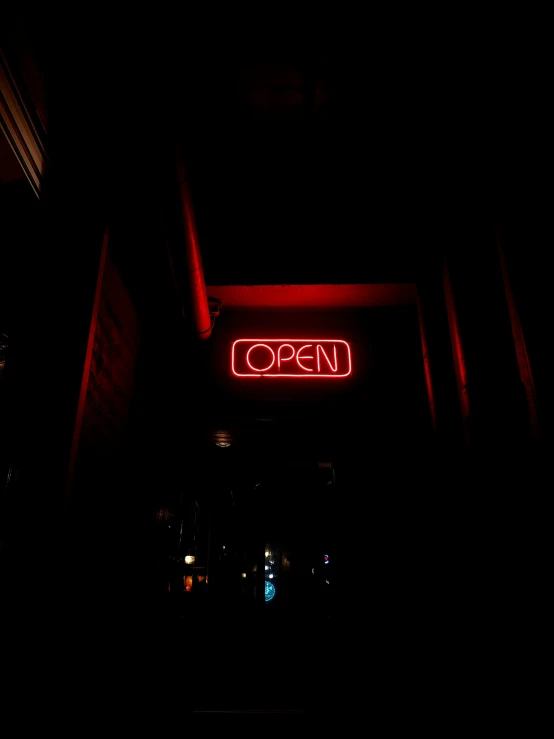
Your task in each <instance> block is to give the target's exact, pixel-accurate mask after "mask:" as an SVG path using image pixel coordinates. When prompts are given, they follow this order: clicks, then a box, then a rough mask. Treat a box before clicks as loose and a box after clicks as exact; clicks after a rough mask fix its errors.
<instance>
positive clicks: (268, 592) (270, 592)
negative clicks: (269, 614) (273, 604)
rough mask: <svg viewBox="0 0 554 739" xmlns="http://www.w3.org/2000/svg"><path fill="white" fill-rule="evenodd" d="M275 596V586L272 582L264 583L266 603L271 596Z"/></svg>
mask: <svg viewBox="0 0 554 739" xmlns="http://www.w3.org/2000/svg"><path fill="white" fill-rule="evenodd" d="M274 595H275V585H274V584H273V583H272V582H269V580H266V581H265V600H266V603H267V601H268V600H271V599H272V598H273V596H274Z"/></svg>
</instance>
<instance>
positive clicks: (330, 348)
mask: <svg viewBox="0 0 554 739" xmlns="http://www.w3.org/2000/svg"><path fill="white" fill-rule="evenodd" d="M231 370H232V372H233V374H234V375H235V376H236V377H312V378H315V377H326V378H329V377H348V375H350V374H351V373H352V358H351V355H350V345H349V344H348V343H347V342H346V341H343V340H342V339H237V340H236V341H235V342H233V346H232V349H231Z"/></svg>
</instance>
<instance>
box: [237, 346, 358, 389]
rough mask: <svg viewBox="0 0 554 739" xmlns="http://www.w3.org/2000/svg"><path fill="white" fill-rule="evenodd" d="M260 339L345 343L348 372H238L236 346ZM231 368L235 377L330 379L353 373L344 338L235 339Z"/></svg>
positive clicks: (348, 349) (348, 348)
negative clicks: (301, 373) (291, 373)
mask: <svg viewBox="0 0 554 739" xmlns="http://www.w3.org/2000/svg"><path fill="white" fill-rule="evenodd" d="M256 341H259V342H260V343H262V342H263V343H264V344H269V343H276V344H283V343H289V342H291V341H306V342H309V343H311V344H344V345H345V346H346V350H347V354H348V372H346V373H345V374H342V375H310V374H308V373H306V374H303V375H299V374H297V375H290V374H284V373H282V372H258V373H255V372H249V373H248V374H244V373H242V372H237V371H236V370H235V346H236V345H237V344H240V343H241V342H249V343H250V342H256ZM231 370H232V372H233V374H234V376H235V377H295V378H301V377H310V378H311V379H312V380H313V379H315V378H316V377H317V378H318V379H329V378H338V377H349V376H350V375H351V374H352V355H351V353H350V344H349V343H348V342H347V341H344V340H343V339H236V341H233V346H232V348H231Z"/></svg>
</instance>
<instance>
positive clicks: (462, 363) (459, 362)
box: [443, 261, 471, 444]
mask: <svg viewBox="0 0 554 739" xmlns="http://www.w3.org/2000/svg"><path fill="white" fill-rule="evenodd" d="M443 278H444V297H445V302H446V311H447V314H448V325H449V328H450V341H451V343H452V353H453V358H454V370H455V372H456V382H457V384H458V395H459V399H460V410H461V413H462V421H463V425H464V436H465V440H466V443H467V444H470V443H471V431H470V415H471V407H470V402H469V393H468V379H467V367H466V360H465V352H464V346H463V342H462V335H461V330H460V321H459V318H458V312H457V310H456V302H455V300H454V293H453V289H452V280H451V279H450V272H449V269H448V264H447V263H446V261H445V262H444V265H443Z"/></svg>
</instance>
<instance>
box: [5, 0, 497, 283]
mask: <svg viewBox="0 0 554 739" xmlns="http://www.w3.org/2000/svg"><path fill="white" fill-rule="evenodd" d="M246 20H248V23H246ZM59 21H60V19H59V18H56V17H55V16H53V15H52V12H51V10H43V11H41V13H38V14H37V13H34V14H33V16H32V18H26V19H24V20H21V21H20V23H19V26H17V27H18V28H23V29H24V31H21V32H22V33H23V32H24V33H26V34H27V36H28V37H29V38H32V40H33V42H32V43H33V46H34V49H35V53H36V58H37V59H38V60H39V67H40V73H39V75H38V77H39V78H40V79H42V80H43V81H44V82H45V84H46V85H47V88H48V89H47V98H48V105H49V111H48V115H49V128H50V133H51V135H52V140H53V141H54V142H55V140H56V133H57V131H62V130H63V131H64V135H65V133H66V132H67V130H68V128H67V127H68V126H69V125H71V126H72V128H71V131H72V133H71V135H72V136H74V137H75V152H74V154H75V159H76V166H77V167H78V170H77V173H80V175H81V176H86V175H87V169H88V168H89V167H90V166H94V162H95V161H96V162H98V161H100V160H103V162H104V163H108V165H109V167H110V168H111V170H113V169H114V168H115V170H116V172H119V176H120V179H119V180H117V181H118V182H119V183H120V184H119V186H120V187H121V186H122V185H121V179H123V180H126V186H128V187H129V188H131V189H132V188H137V187H151V188H156V187H158V184H159V187H158V189H161V187H162V184H161V183H157V182H156V180H157V179H158V178H159V177H160V176H161V175H160V172H161V171H162V170H160V169H159V165H160V163H161V162H162V161H163V160H164V157H165V156H166V155H167V152H168V151H169V150H170V149H171V148H172V147H173V146H174V145H175V144H176V143H182V144H183V145H184V147H185V152H186V156H187V160H188V167H189V174H190V178H191V189H192V195H193V200H194V205H195V209H196V217H197V224H198V230H199V237H200V247H201V251H202V255H203V260H204V270H205V276H206V281H207V283H208V284H225V283H227V284H233V283H235V284H249V283H250V284H252V283H254V284H255V283H258V284H264V283H275V284H280V283H319V282H321V283H325V282H328V283H351V282H355V283H360V282H403V281H408V282H409V281H414V280H415V279H417V277H418V274H420V273H421V272H422V271H424V270H425V269H426V266H427V262H428V260H429V259H432V258H433V256H434V254H435V253H436V252H437V251H440V250H441V248H443V246H444V242H445V240H447V239H449V238H451V237H452V232H453V229H454V230H455V229H456V228H457V227H458V226H459V225H460V224H462V225H463V223H464V222H467V221H472V220H474V219H476V218H485V219H493V218H494V217H495V214H496V207H497V200H496V199H495V197H496V196H495V194H494V193H493V192H492V190H491V191H489V180H488V178H487V175H486V174H485V173H480V172H479V171H475V170H474V171H471V172H470V171H467V172H466V170H465V167H464V166H462V161H463V156H464V152H463V150H464V147H465V146H466V145H467V143H468V136H471V135H472V134H474V133H475V132H478V133H479V135H480V136H481V135H486V133H487V131H488V130H489V127H490V126H491V125H492V118H491V115H492V113H493V111H494V109H495V108H497V106H498V102H499V100H500V98H501V97H502V95H503V92H502V86H501V84H500V77H501V75H500V74H499V72H498V66H497V65H492V66H491V67H487V69H486V71H485V69H484V68H483V66H481V67H480V68H479V69H478V65H477V64H476V61H475V58H476V54H478V53H479V48H480V47H479V46H477V47H473V52H472V53H473V62H472V63H471V64H469V63H468V60H467V58H465V57H464V56H463V55H462V56H460V55H459V54H458V53H457V51H454V46H455V45H456V42H455V39H454V36H453V31H452V30H449V31H448V33H445V35H444V37H443V38H438V37H437V36H435V37H434V38H431V35H430V34H428V36H429V38H427V36H425V35H422V34H421V33H420V32H418V33H415V32H414V27H413V26H411V25H410V22H408V19H406V21H405V23H404V24H400V23H399V22H398V20H396V21H395V22H394V23H392V19H385V18H384V17H379V18H375V19H374V24H373V26H372V27H371V29H366V28H365V27H364V28H361V27H358V24H357V23H355V22H354V21H352V22H350V23H349V25H348V26H347V30H348V33H346V34H344V33H341V32H340V31H339V29H338V28H335V27H334V25H333V23H330V24H327V25H326V28H325V29H323V28H319V27H318V28H316V27H315V26H313V27H311V28H310V29H309V32H306V31H303V30H302V28H301V25H300V23H296V22H293V21H292V20H291V21H290V22H287V23H283V20H282V19H281V20H278V19H277V18H271V19H263V18H261V17H260V18H255V19H253V18H249V19H244V21H245V22H244V23H243V21H242V20H241V19H240V18H239V17H238V16H234V17H232V18H220V22H219V24H214V23H213V19H209V22H208V19H206V18H205V17H204V18H200V17H199V16H198V15H196V17H195V16H194V15H191V14H189V13H188V11H187V13H181V14H179V15H164V14H163V13H162V12H158V13H155V14H152V15H149V16H148V17H143V18H140V17H139V18H136V17H135V18H133V19H129V18H125V19H117V18H111V17H110V18H108V17H107V16H103V15H101V14H97V15H96V16H91V17H86V18H85V17H80V18H79V17H77V18H76V19H75V22H74V23H73V24H72V25H71V27H68V26H67V24H62V23H61V22H59ZM423 25H424V24H423ZM15 27H16V26H14V28H15ZM420 30H421V29H420ZM456 48H457V47H456ZM68 121H71V124H69V123H68ZM64 126H65V128H64ZM58 136H59V137H61V138H63V136H62V134H61V133H58ZM97 166H98V165H97ZM116 179H117V178H116Z"/></svg>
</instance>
